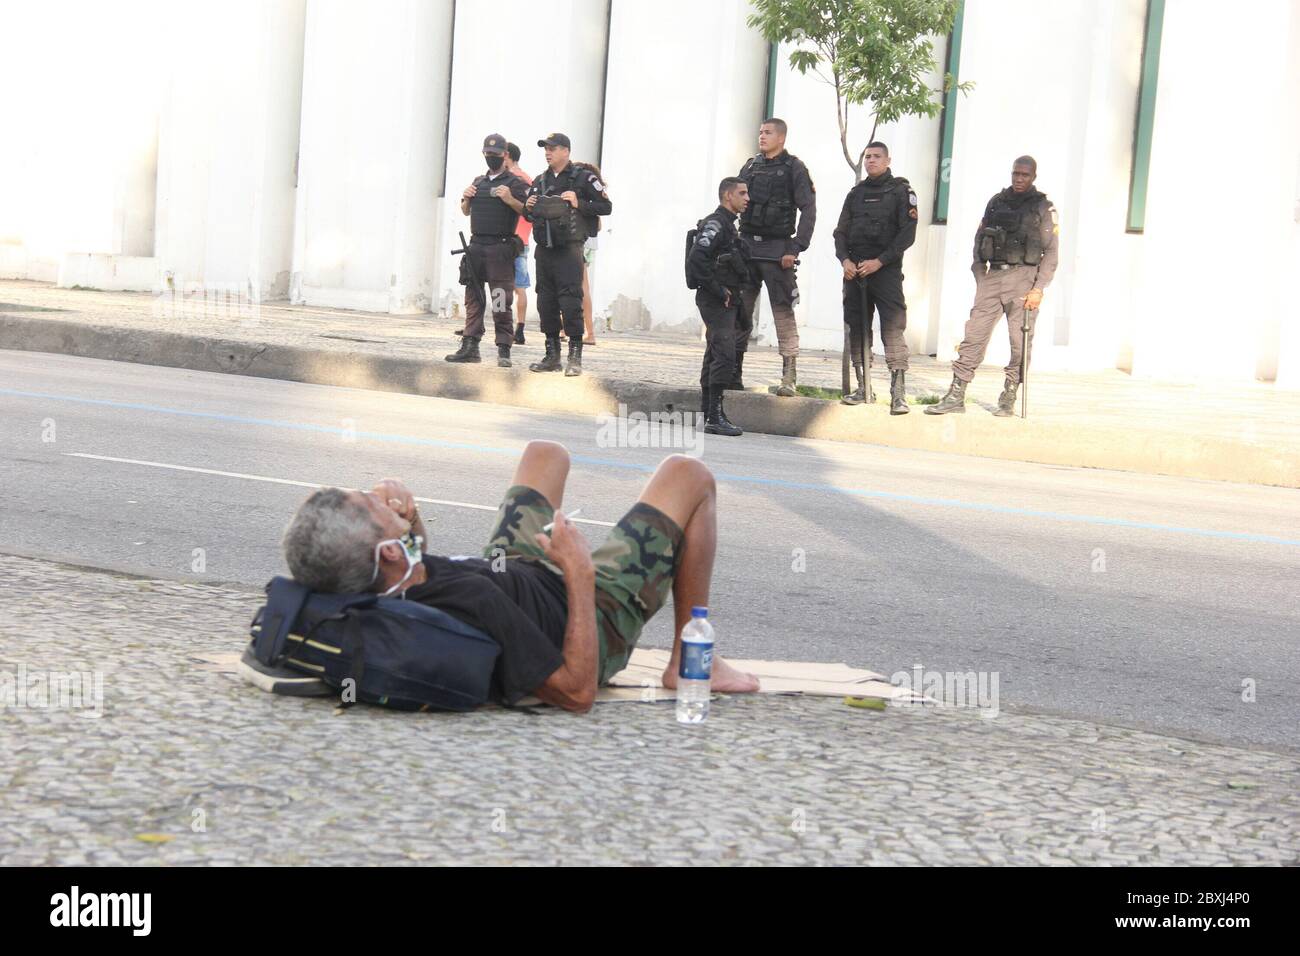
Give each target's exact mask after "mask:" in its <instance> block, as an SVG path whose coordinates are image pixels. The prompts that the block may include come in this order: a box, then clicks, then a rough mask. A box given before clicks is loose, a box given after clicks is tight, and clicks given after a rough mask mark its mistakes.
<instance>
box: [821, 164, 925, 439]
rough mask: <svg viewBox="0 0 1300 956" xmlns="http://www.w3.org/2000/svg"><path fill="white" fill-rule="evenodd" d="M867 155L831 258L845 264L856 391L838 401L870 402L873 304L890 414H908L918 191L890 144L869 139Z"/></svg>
mask: <svg viewBox="0 0 1300 956" xmlns="http://www.w3.org/2000/svg"><path fill="white" fill-rule="evenodd" d="M865 160H866V165H867V178H866V179H864V180H862V182H860V183H858V184H857V185H856V186H854V187H853V188H852V189H850V190H849V194H848V196H847V197H846V198H845V200H844V208H843V209H842V210H840V221H839V222H838V223H837V224H836V226H835V258H836V259H838V260H839V262H840V265H842V266H843V267H844V324H845V325H847V326H848V327H849V342H850V350H851V354H852V356H853V371H854V373H855V374H856V376H857V379H858V389H857V391H856V392H852V393H851V394H849V395H846V396H844V398H843V399H842V401H843V402H844V404H846V405H861V404H862V403H863V402H871V401H873V398H872V395H871V345H872V342H873V338H872V334H871V313H872V312H873V311H878V312H879V313H880V337H881V338H882V339H883V340H884V343H885V363H886V364H887V365H888V366H889V414H891V415H906V414H907V412H908V408H907V395H906V392H905V391H904V384H905V382H904V380H905V378H906V376H907V343H906V342H905V341H904V340H903V330H904V329H906V328H907V302H906V301H905V300H904V299H903V253H904V252H905V251H906V250H907V249H909V248H910V247H911V245H912V243H913V242H915V241H916V215H917V213H916V193H915V192H913V191H912V186H911V184H910V183H908V181H907V180H906V179H904V178H903V177H901V176H895V175H894V174H893V173H891V172H890V171H889V147H888V146H886V145H885V144H884V143H881V142H874V143H871V144H869V145H868V146H867V149H866V156H865ZM863 333H865V339H866V342H865V343H864V342H863V338H864V335H863ZM864 344H865V351H864Z"/></svg>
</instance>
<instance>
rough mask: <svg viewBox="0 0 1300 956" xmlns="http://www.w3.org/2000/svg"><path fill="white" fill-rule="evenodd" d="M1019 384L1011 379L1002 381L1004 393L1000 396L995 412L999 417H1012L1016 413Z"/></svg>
mask: <svg viewBox="0 0 1300 956" xmlns="http://www.w3.org/2000/svg"><path fill="white" fill-rule="evenodd" d="M1017 387H1018V386H1017V385H1016V383H1015V382H1013V381H1011V379H1007V380H1006V381H1004V382H1003V383H1002V394H1001V395H999V396H998V407H997V410H996V411H994V412H993V414H994V416H995V417H997V418H1010V417H1011V416H1012V415H1014V414H1015V413H1016V388H1017Z"/></svg>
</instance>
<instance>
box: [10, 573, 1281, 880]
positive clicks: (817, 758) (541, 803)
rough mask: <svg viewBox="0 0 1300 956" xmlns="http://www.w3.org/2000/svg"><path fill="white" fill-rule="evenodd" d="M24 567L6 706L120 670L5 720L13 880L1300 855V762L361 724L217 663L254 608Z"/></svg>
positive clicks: (1092, 735) (1069, 740)
mask: <svg viewBox="0 0 1300 956" xmlns="http://www.w3.org/2000/svg"><path fill="white" fill-rule="evenodd" d="M0 576H3V579H4V580H5V594H6V600H5V613H4V619H3V623H0V690H2V689H3V688H4V686H5V684H4V682H5V680H6V677H7V676H8V678H9V680H10V681H11V682H12V681H13V680H15V679H16V678H17V677H18V676H20V675H21V674H23V673H24V672H25V675H26V677H27V680H28V681H29V682H30V681H31V680H32V675H43V674H46V673H48V672H51V671H55V672H63V671H73V670H91V671H97V672H99V673H100V674H102V679H103V685H102V686H103V703H102V716H99V717H89V716H86V714H85V713H83V711H81V710H77V709H74V708H72V707H66V706H65V707H64V708H62V709H49V708H40V707H33V706H26V707H22V706H11V705H8V704H6V706H4V707H0V753H3V754H4V758H3V760H2V761H0V820H3V821H4V825H3V826H2V827H0V863H4V864H10V865H18V864H37V865H44V864H123V863H129V864H161V865H177V864H195V863H210V864H293V863H320V864H382V863H396V864H410V863H470V864H504V863H518V864H581V863H630V864H642V863H685V862H706V863H715V862H722V863H743V864H753V863H782V864H824V863H892V864H935V863H949V864H975V863H1016V864H1036V863H1113V864H1163V863H1172V864H1227V863H1234V864H1295V863H1297V862H1300V830H1298V828H1297V820H1298V819H1300V757H1297V756H1295V755H1281V754H1275V753H1269V752H1263V751H1250V750H1242V749H1234V748H1229V747H1222V746H1214V745H1207V744H1201V743H1194V742H1190V741H1186V740H1181V739H1177V738H1173V737H1163V736H1158V735H1154V734H1150V733H1143V732H1139V731H1133V730H1127V729H1121V728H1115V727H1109V726H1100V725H1098V724H1095V723H1091V722H1085V721H1077V720H1066V719H1060V718H1054V717H1044V716H1035V715H1029V714H1007V713H1003V714H1002V715H1001V716H998V717H996V718H993V719H985V718H982V717H980V716H979V715H978V714H977V713H976V712H973V711H964V710H957V709H938V708H933V707H931V708H925V709H915V708H890V709H889V710H886V711H883V712H874V711H866V710H858V709H854V708H849V707H846V706H844V704H843V703H842V702H841V701H840V700H838V699H827V698H816V699H814V698H798V697H780V696H762V697H757V698H748V699H741V698H730V699H725V700H719V701H715V703H714V709H713V713H712V715H711V716H710V718H709V720H708V722H707V723H706V724H704V725H703V726H701V727H695V728H681V727H679V726H678V725H677V724H676V723H675V721H674V720H673V713H672V709H671V705H669V704H645V703H618V704H604V705H600V706H598V707H597V708H596V709H595V710H593V712H592V713H590V714H588V715H585V716H578V715H570V714H565V713H562V712H559V711H551V710H538V711H535V712H531V713H517V712H508V711H503V710H495V709H494V710H484V711H480V712H477V713H473V714H466V715H432V714H428V715H404V714H397V713H391V712H387V711H382V710H378V709H372V708H364V707H358V708H353V709H351V710H349V711H346V712H341V711H339V710H337V709H336V708H335V707H334V706H333V704H332V703H331V702H330V701H327V700H292V699H288V698H277V697H271V696H270V695H266V694H263V693H261V692H260V691H257V690H255V689H253V688H251V687H249V686H247V685H245V684H243V683H242V682H240V681H239V680H238V678H236V677H235V676H234V675H230V674H224V673H219V672H216V671H213V670H210V669H205V668H204V667H202V666H200V665H197V664H196V663H195V662H194V659H193V658H194V655H197V654H212V653H221V652H229V651H231V650H236V649H238V647H239V645H240V642H241V635H243V634H244V633H246V627H247V624H248V621H249V619H250V618H251V616H252V612H253V610H254V608H255V607H256V604H257V603H258V600H257V598H258V596H257V595H255V594H249V593H246V592H242V591H238V590H234V589H229V588H221V587H214V586H211V585H199V584H185V583H176V582H163V581H153V580H142V579H136V578H130V577H125V576H120V575H114V574H109V573H104V572H98V571H89V570H84V569H79V568H72V567H68V566H64V565H58V564H52V563H49V562H44V561H35V560H30V559H26V558H16V557H7V556H0ZM20 668H23V669H25V671H20ZM10 686H12V683H11V684H10ZM92 686H93V685H92ZM24 697H26V695H24ZM27 703H28V704H31V703H33V701H31V700H30V699H29V700H27ZM65 703H75V701H65ZM83 703H89V702H83Z"/></svg>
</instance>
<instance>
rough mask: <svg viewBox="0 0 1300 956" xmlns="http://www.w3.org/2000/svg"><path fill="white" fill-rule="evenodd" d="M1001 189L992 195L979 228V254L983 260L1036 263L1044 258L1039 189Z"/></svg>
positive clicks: (1041, 200) (1025, 263)
mask: <svg viewBox="0 0 1300 956" xmlns="http://www.w3.org/2000/svg"><path fill="white" fill-rule="evenodd" d="M1009 192H1010V191H1009V190H1003V191H1002V192H1000V193H998V194H997V195H996V196H994V197H993V200H992V202H990V203H989V208H988V211H987V212H986V213H985V215H984V228H983V229H982V230H981V231H980V258H981V259H982V260H983V261H985V262H994V263H1004V262H1005V263H1006V264H1007V265H1013V266H1019V265H1026V266H1036V265H1038V263H1039V262H1041V261H1042V258H1043V214H1042V209H1043V206H1044V205H1045V204H1046V203H1047V197H1046V196H1044V195H1043V194H1042V193H1040V192H1039V191H1038V190H1036V189H1034V190H1030V191H1029V192H1027V193H1025V194H1023V195H1016V194H1015V193H1011V194H1010V195H1008V193H1009Z"/></svg>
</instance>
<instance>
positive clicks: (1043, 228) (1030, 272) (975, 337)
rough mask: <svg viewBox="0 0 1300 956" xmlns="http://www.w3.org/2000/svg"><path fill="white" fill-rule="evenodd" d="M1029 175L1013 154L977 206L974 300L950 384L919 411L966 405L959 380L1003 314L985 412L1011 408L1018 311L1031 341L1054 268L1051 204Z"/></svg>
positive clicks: (1033, 166) (1006, 413)
mask: <svg viewBox="0 0 1300 956" xmlns="http://www.w3.org/2000/svg"><path fill="white" fill-rule="evenodd" d="M1037 176H1038V163H1037V162H1035V161H1034V157H1032V156H1021V157H1020V158H1019V159H1017V160H1016V161H1015V163H1013V164H1012V166H1011V185H1010V186H1009V187H1007V188H1006V189H1004V190H1002V192H1000V193H998V194H997V195H996V196H994V197H993V198H992V199H990V200H989V202H988V205H987V206H985V207H984V218H982V219H981V220H980V224H979V228H978V229H977V230H975V262H974V264H973V265H972V266H971V271H972V272H974V273H975V305H974V307H973V308H972V309H971V310H970V319H969V320H968V321H967V322H966V332H965V335H964V337H963V339H962V343H961V347H960V348H959V349H958V351H957V361H955V362H953V363H952V385H951V386H950V387H949V389H948V394H946V395H944V397H943V398H942V399H941V400H940V401H939V404H937V405H931V406H930V407H929V408H927V409H926V410H925V412H926V414H927V415H946V414H947V413H948V412H965V411H966V386H967V384H969V383H970V380H971V379H972V378H974V377H975V369H976V368H978V367H979V364H980V362H981V361H983V359H984V350H985V349H986V348H987V347H988V344H989V336H990V335H992V334H993V327H994V326H995V325H997V323H998V320H999V319H1001V318H1002V316H1003V315H1006V317H1007V332H1008V333H1009V334H1010V336H1011V361H1010V362H1009V363H1007V367H1006V370H1005V371H1006V381H1005V382H1004V383H1003V386H1002V394H1001V395H999V396H998V407H997V410H996V411H995V412H994V413H993V414H994V415H996V416H998V417H999V418H1007V417H1010V416H1011V415H1012V414H1014V410H1015V405H1016V389H1017V388H1018V387H1019V385H1020V356H1021V345H1022V343H1021V338H1022V337H1023V335H1024V333H1023V331H1022V329H1021V326H1022V325H1023V324H1024V323H1023V320H1022V315H1023V313H1024V310H1025V309H1030V310H1032V311H1033V312H1034V313H1035V314H1034V315H1033V316H1032V317H1031V319H1030V322H1029V344H1030V346H1031V347H1032V345H1033V342H1034V323H1035V321H1036V320H1037V310H1038V307H1039V306H1040V305H1041V304H1042V302H1043V290H1044V289H1046V288H1047V287H1048V285H1049V284H1050V283H1051V281H1052V276H1053V275H1055V274H1056V263H1057V238H1058V236H1059V234H1060V231H1061V230H1060V226H1059V225H1058V223H1057V218H1056V207H1055V206H1053V205H1052V203H1051V201H1050V200H1049V199H1048V198H1047V197H1046V196H1044V195H1043V194H1042V193H1040V192H1039V191H1038V190H1037V189H1035V188H1034V180H1035V179H1036V178H1037Z"/></svg>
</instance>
